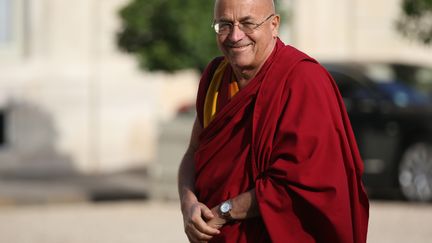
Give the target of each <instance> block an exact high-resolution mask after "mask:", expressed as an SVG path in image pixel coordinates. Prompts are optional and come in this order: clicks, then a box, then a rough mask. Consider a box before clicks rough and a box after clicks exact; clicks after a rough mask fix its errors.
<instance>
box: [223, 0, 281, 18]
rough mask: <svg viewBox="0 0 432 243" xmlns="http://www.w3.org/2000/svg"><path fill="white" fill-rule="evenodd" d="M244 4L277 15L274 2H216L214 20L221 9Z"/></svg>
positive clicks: (231, 0) (245, 0) (239, 0)
mask: <svg viewBox="0 0 432 243" xmlns="http://www.w3.org/2000/svg"><path fill="white" fill-rule="evenodd" d="M230 3H231V4H244V5H249V6H251V5H253V6H254V7H256V8H259V9H261V10H264V11H267V12H271V13H276V8H275V4H274V0H215V5H214V18H215V19H216V17H217V16H218V12H219V11H220V9H221V8H224V7H226V6H227V4H230Z"/></svg>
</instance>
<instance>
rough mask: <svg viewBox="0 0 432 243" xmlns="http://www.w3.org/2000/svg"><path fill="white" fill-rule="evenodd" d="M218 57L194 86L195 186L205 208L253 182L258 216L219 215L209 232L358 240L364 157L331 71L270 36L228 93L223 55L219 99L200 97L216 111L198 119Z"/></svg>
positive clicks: (364, 223) (361, 238)
mask: <svg viewBox="0 0 432 243" xmlns="http://www.w3.org/2000/svg"><path fill="white" fill-rule="evenodd" d="M224 62H226V60H225V59H224V58H223V57H219V58H216V59H214V60H213V61H212V62H211V63H210V64H209V65H208V67H207V69H206V70H205V71H204V73H203V76H202V78H201V81H200V86H199V90H198V96H197V104H196V106H197V114H198V120H199V122H200V123H201V125H202V126H203V131H202V133H201V134H200V136H199V147H198V149H197V151H196V153H195V170H196V171H195V174H196V177H195V190H196V195H197V197H198V200H199V201H201V202H203V203H204V204H206V205H207V206H208V207H209V208H212V207H214V206H216V205H218V204H219V203H221V202H223V201H225V200H227V199H230V198H233V197H236V196H237V195H239V194H241V193H243V192H246V191H249V190H252V189H253V190H255V194H256V198H257V202H258V205H259V210H260V215H261V216H260V217H257V218H252V219H246V220H242V221H236V222H232V223H229V224H227V225H225V226H224V227H222V228H221V234H220V235H218V236H216V237H214V238H213V239H212V241H211V242H284V243H309V242H323V243H338V242H341V243H342V242H343V243H350V242H355V243H362V242H366V234H367V227H368V210H369V204H368V199H367V196H366V193H365V190H364V188H363V185H362V182H361V175H362V172H363V165H362V160H361V158H360V155H359V152H358V149H357V145H356V142H355V138H354V135H353V132H352V129H351V126H350V122H349V119H348V116H347V113H346V111H345V107H344V104H343V101H342V98H341V96H340V94H339V92H338V89H337V87H336V85H335V82H334V81H333V79H332V78H331V76H330V75H329V74H328V73H327V71H326V70H325V69H324V68H323V67H322V66H321V65H319V64H318V63H317V62H316V61H315V60H314V59H312V58H311V57H309V56H307V55H306V54H304V53H302V52H300V51H298V50H297V49H295V48H293V47H291V46H285V45H284V44H283V43H282V42H281V41H280V40H278V42H277V44H276V46H275V49H274V50H273V52H272V54H271V55H270V56H269V58H268V59H267V60H266V62H265V64H264V65H263V66H262V68H261V69H260V71H259V72H258V74H257V75H256V77H255V78H254V79H252V80H251V81H250V82H249V84H248V85H247V86H246V87H244V88H243V89H241V90H239V91H238V92H237V93H236V95H235V96H232V95H229V94H230V89H231V88H230V83H231V81H232V78H233V76H232V69H231V67H230V65H229V64H228V65H226V67H225V68H223V69H219V71H221V70H222V71H223V73H222V74H220V75H219V76H220V84H219V85H218V87H217V94H218V95H217V100H216V99H209V98H208V99H207V100H210V101H208V102H211V100H213V102H216V103H214V106H213V108H215V109H216V112H215V114H213V116H212V117H210V120H208V121H207V122H206V123H207V124H204V123H205V122H204V120H205V113H206V112H205V110H206V109H207V108H206V107H210V106H208V104H205V103H206V97H207V96H209V95H210V94H209V92H208V91H209V87H210V86H211V85H212V84H211V83H212V82H215V78H214V76H215V72H216V71H217V69H218V67H220V65H224Z"/></svg>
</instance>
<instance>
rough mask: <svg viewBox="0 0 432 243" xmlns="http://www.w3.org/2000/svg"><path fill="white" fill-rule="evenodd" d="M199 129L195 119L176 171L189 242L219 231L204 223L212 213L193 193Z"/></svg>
mask: <svg viewBox="0 0 432 243" xmlns="http://www.w3.org/2000/svg"><path fill="white" fill-rule="evenodd" d="M201 131H202V127H201V125H200V124H199V122H198V120H197V119H195V122H194V125H193V129H192V135H191V139H190V142H189V146H188V148H187V150H186V153H185V155H184V156H183V159H182V162H181V163H180V168H179V172H178V191H179V196H180V204H181V211H182V214H183V223H184V228H185V232H186V235H187V237H188V238H189V240H190V241H191V242H198V241H208V240H210V239H211V238H212V237H213V236H214V235H216V234H218V233H219V230H217V229H215V228H212V227H210V226H209V225H207V224H206V222H205V220H211V219H212V218H213V217H214V215H213V213H212V212H211V211H210V209H209V208H208V207H207V206H206V205H204V204H202V203H200V202H199V201H198V199H197V197H196V196H195V193H194V182H195V181H194V179H195V160H194V154H195V151H196V149H197V148H198V136H199V134H200V133H201Z"/></svg>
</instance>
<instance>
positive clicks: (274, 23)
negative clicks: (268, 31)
mask: <svg viewBox="0 0 432 243" xmlns="http://www.w3.org/2000/svg"><path fill="white" fill-rule="evenodd" d="M279 26H280V16H279V14H276V15H275V16H274V17H273V19H272V21H271V28H272V35H273V38H276V37H278V36H279Z"/></svg>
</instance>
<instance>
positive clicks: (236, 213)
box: [231, 189, 260, 220]
mask: <svg viewBox="0 0 432 243" xmlns="http://www.w3.org/2000/svg"><path fill="white" fill-rule="evenodd" d="M231 202H232V205H233V208H232V210H231V217H232V218H233V219H234V220H243V219H248V218H253V217H258V216H259V215H260V211H259V207H258V203H257V200H256V196H255V189H252V190H249V191H247V192H244V193H242V194H240V195H238V196H237V197H234V198H232V199H231Z"/></svg>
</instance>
